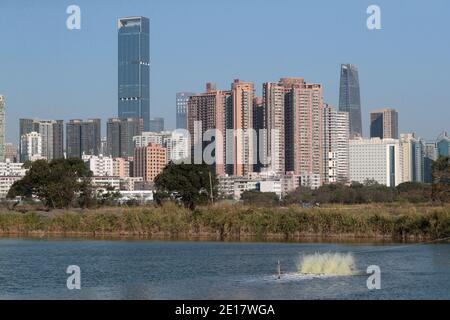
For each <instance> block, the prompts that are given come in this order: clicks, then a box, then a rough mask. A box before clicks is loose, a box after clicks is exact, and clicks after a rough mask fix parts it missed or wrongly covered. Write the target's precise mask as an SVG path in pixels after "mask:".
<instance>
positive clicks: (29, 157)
mask: <svg viewBox="0 0 450 320" xmlns="http://www.w3.org/2000/svg"><path fill="white" fill-rule="evenodd" d="M20 140H21V141H20V148H21V149H20V154H21V157H22V159H23V160H22V161H23V162H25V161H36V160H40V159H45V157H44V156H43V154H42V137H41V135H40V133H38V132H30V133H26V134H24V135H22V136H21V138H20Z"/></svg>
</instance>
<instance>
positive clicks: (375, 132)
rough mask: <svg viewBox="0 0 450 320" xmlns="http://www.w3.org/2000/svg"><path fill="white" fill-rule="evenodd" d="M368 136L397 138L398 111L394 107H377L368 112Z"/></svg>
mask: <svg viewBox="0 0 450 320" xmlns="http://www.w3.org/2000/svg"><path fill="white" fill-rule="evenodd" d="M370 137H371V138H380V139H398V138H399V135H398V113H397V111H395V110H394V109H388V108H386V109H379V110H374V111H372V112H371V113H370Z"/></svg>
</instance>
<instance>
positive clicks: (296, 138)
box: [280, 78, 324, 179]
mask: <svg viewBox="0 0 450 320" xmlns="http://www.w3.org/2000/svg"><path fill="white" fill-rule="evenodd" d="M280 84H281V85H282V86H283V87H284V88H285V90H286V93H285V130H286V131H285V143H286V145H285V148H286V149H285V158H286V171H288V172H294V174H296V175H304V174H309V175H311V174H316V175H319V176H320V177H321V178H322V179H323V169H324V167H323V161H324V156H323V152H324V149H323V129H324V128H323V121H324V117H323V108H324V105H323V95H322V86H321V85H320V84H309V83H306V82H305V81H304V80H303V79H302V78H283V79H281V80H280Z"/></svg>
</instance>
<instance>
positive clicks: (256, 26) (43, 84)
mask: <svg viewBox="0 0 450 320" xmlns="http://www.w3.org/2000/svg"><path fill="white" fill-rule="evenodd" d="M71 4H76V5H78V6H80V7H81V15H82V16H81V19H82V21H81V30H74V31H69V30H68V29H67V28H66V19H67V17H68V15H67V14H66V8H67V7H68V6H69V5H71ZM371 4H377V5H379V6H380V7H381V14H382V16H381V18H382V30H374V31H370V30H368V29H367V28H366V19H367V16H368V15H367V14H366V9H367V7H368V6H369V5H371ZM134 15H142V16H146V17H148V18H150V27H151V35H150V37H151V38H150V42H151V49H150V50H151V71H150V72H151V75H150V76H151V111H150V112H151V116H152V117H156V116H162V117H164V118H165V119H166V123H167V127H169V128H170V127H173V126H174V123H175V93H176V92H177V91H192V92H201V91H203V89H204V85H205V83H206V82H208V81H211V82H217V84H218V86H219V87H220V88H223V89H227V88H229V86H230V83H231V82H232V80H233V79H235V78H240V79H242V80H245V81H254V82H255V84H256V88H257V93H258V94H259V95H260V94H261V84H262V83H263V82H266V81H277V80H278V79H279V78H280V77H287V76H300V77H304V78H305V79H306V80H307V81H308V82H318V83H322V84H323V86H324V96H325V101H326V102H328V103H330V104H333V105H337V103H338V93H339V66H340V64H341V63H353V64H355V65H357V66H358V68H359V72H360V83H361V95H362V106H363V126H364V134H365V135H367V134H368V117H369V111H370V110H372V109H376V108H381V107H392V108H395V109H397V110H398V111H399V117H400V131H401V132H416V133H417V134H418V135H419V136H422V137H424V138H426V139H434V138H435V137H437V136H438V134H439V133H440V132H441V131H443V130H450V40H449V37H448V34H449V31H450V30H449V29H450V27H449V25H448V19H449V16H450V1H448V0H431V1H425V0H421V1H418V0H388V1H384V0H383V1H381V0H371V1H365V0H346V1H335V0H326V1H325V0H318V1H302V0H276V1H275V0H274V1H267V0H226V1H222V0H221V1H218V0H214V1H213V0H158V1H156V0H142V1H140V0H127V1H119V0H118V1H107V0H71V1H65V0H59V1H57V0H52V1H50V0H40V1H35V0H1V1H0V94H3V95H5V96H6V99H7V140H8V141H11V142H14V143H16V142H17V139H18V119H19V118H21V117H23V118H31V117H36V118H41V119H47V118H48V119H64V120H67V119H71V118H93V117H100V118H102V120H103V126H104V121H105V120H106V119H107V118H109V117H114V116H116V115H117V99H116V97H117V30H116V29H117V23H116V19H117V18H118V17H123V16H134Z"/></svg>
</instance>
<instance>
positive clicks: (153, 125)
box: [149, 118, 164, 132]
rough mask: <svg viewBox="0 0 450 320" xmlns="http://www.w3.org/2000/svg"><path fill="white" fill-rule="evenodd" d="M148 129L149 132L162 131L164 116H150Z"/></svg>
mask: <svg viewBox="0 0 450 320" xmlns="http://www.w3.org/2000/svg"><path fill="white" fill-rule="evenodd" d="M149 131H150V132H163V131H164V118H151V119H150V129H149Z"/></svg>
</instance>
